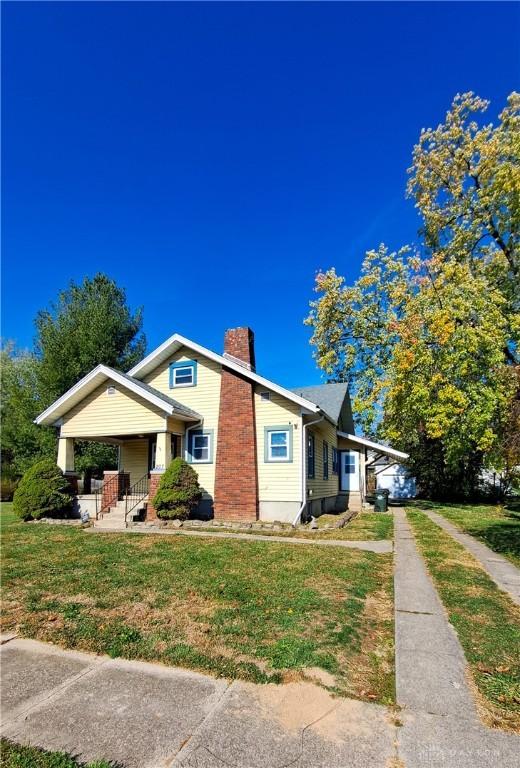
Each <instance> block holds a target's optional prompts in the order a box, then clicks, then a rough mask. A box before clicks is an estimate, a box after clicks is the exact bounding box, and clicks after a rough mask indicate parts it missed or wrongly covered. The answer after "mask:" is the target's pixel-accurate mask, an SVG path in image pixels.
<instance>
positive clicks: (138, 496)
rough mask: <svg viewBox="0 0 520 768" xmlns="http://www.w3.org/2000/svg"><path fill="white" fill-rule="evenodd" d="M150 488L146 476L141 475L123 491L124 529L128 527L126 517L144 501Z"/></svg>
mask: <svg viewBox="0 0 520 768" xmlns="http://www.w3.org/2000/svg"><path fill="white" fill-rule="evenodd" d="M149 488H150V478H149V477H148V474H146V475H143V476H142V477H141V478H140V479H139V480H138V481H137V482H136V483H134V484H133V485H131V486H130V487H129V488H127V489H126V491H125V528H127V527H128V515H129V514H130V513H131V512H132V511H133V510H134V509H136V507H138V506H139V504H140V503H141V502H142V501H144V499H146V497H147V496H148V491H149Z"/></svg>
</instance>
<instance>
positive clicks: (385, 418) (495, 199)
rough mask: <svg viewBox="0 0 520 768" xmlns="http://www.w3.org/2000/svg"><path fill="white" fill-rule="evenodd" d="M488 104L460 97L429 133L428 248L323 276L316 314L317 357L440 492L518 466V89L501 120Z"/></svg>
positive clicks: (425, 152)
mask: <svg viewBox="0 0 520 768" xmlns="http://www.w3.org/2000/svg"><path fill="white" fill-rule="evenodd" d="M487 107H488V103H487V102H486V101H484V100H482V99H480V98H478V97H477V96H475V95H473V94H471V93H467V94H463V95H459V96H456V97H455V99H454V101H453V103H452V106H451V108H450V110H449V111H448V113H447V115H446V119H445V121H444V122H443V123H442V124H440V125H439V126H438V127H437V128H435V129H428V130H423V131H422V133H421V136H420V139H419V142H418V144H417V145H416V146H415V148H414V153H413V164H412V167H411V168H410V169H409V176H410V177H409V182H408V195H409V196H410V197H411V198H412V199H414V200H415V205H416V208H417V209H418V212H419V214H420V216H421V219H422V227H421V230H420V240H419V244H418V245H416V246H413V247H406V248H403V249H401V250H400V251H399V252H396V253H390V252H389V251H388V249H387V248H386V247H385V246H384V245H381V246H380V247H379V249H378V250H377V251H370V252H369V253H367V254H366V256H365V259H364V262H363V266H362V271H361V276H360V278H359V279H358V280H357V281H356V282H355V283H354V284H353V285H346V284H345V281H344V279H343V278H342V277H341V276H340V275H338V274H337V273H336V271H335V270H334V269H329V270H328V271H326V272H320V273H319V274H318V275H317V277H316V285H315V291H316V292H317V294H318V298H317V299H316V300H314V301H312V302H311V311H310V314H309V317H308V318H307V320H306V322H307V323H308V324H309V325H311V326H312V328H313V336H312V343H313V344H314V346H315V356H316V359H317V362H318V365H319V366H320V367H321V368H322V369H323V370H324V371H325V373H326V374H327V377H328V378H329V380H334V381H338V380H340V381H349V382H350V383H351V385H352V389H353V395H354V398H353V402H354V410H355V413H356V416H357V418H358V421H359V423H360V424H361V425H362V427H363V429H364V431H365V432H366V433H367V434H372V435H377V436H379V437H380V438H386V439H388V440H390V441H392V442H394V443H396V444H398V445H400V446H402V447H403V448H404V449H405V450H408V451H409V452H410V454H411V469H412V471H413V472H414V473H415V474H416V475H417V476H418V479H419V481H420V484H421V487H422V489H423V491H424V492H425V493H427V494H428V495H431V496H437V497H439V496H444V497H446V496H450V495H468V494H471V493H473V492H474V491H475V489H476V486H477V484H478V477H479V473H480V470H481V468H482V467H483V466H486V465H487V466H493V467H495V468H497V469H501V470H504V471H505V473H506V474H511V473H512V472H513V470H514V467H515V465H517V464H518V463H519V462H520V456H519V446H518V439H517V435H518V431H519V430H520V424H519V423H518V416H519V410H520V409H519V407H518V403H519V375H518V371H519V369H518V365H519V360H518V357H517V355H518V341H519V335H520V315H519V299H520V243H519V236H520V226H519V223H520V222H519V219H520V96H519V95H518V94H516V93H513V94H511V96H510V97H509V99H508V104H507V106H506V107H505V108H504V110H503V111H502V113H501V114H500V116H499V122H498V124H497V125H496V126H494V125H492V124H486V125H482V124H481V121H479V120H478V119H477V118H478V117H480V116H481V115H482V113H484V112H485V110H486V109H487Z"/></svg>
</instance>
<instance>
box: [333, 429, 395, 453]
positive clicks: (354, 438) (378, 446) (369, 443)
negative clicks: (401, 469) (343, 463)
mask: <svg viewBox="0 0 520 768" xmlns="http://www.w3.org/2000/svg"><path fill="white" fill-rule="evenodd" d="M338 437H340V438H343V439H344V440H348V442H350V443H354V445H358V446H360V447H363V448H370V449H371V450H373V451H377V452H378V453H383V454H384V455H385V456H391V457H392V458H394V459H407V458H408V456H409V454H408V453H404V452H403V451H398V450H397V449H396V448H391V447H390V446H389V445H383V443H375V442H374V441H373V440H367V438H366V437H359V436H358V435H350V434H349V433H348V432H338Z"/></svg>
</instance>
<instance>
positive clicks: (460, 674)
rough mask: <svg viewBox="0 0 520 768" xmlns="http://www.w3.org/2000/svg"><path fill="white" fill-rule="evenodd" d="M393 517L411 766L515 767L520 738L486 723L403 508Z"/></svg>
mask: <svg viewBox="0 0 520 768" xmlns="http://www.w3.org/2000/svg"><path fill="white" fill-rule="evenodd" d="M394 518H395V539H394V541H395V544H394V547H395V581H394V588H395V655H396V690H397V701H398V703H399V704H400V705H401V706H402V707H403V712H402V714H401V720H402V721H403V726H402V728H400V729H399V735H398V743H399V758H400V759H401V760H402V761H403V763H404V765H405V766H406V767H407V768H441V767H442V768H453V767H454V766H456V767H457V768H497V766H500V767H501V768H513V766H514V768H516V767H517V766H518V755H519V754H520V737H518V736H515V735H511V734H506V733H501V732H499V731H495V730H491V729H489V728H486V727H485V726H484V725H482V723H481V721H480V719H479V717H478V714H477V710H476V706H475V702H474V698H473V696H472V693H471V690H470V687H469V685H468V678H467V676H466V674H467V673H466V666H467V665H466V659H465V657H464V653H463V651H462V648H461V646H460V643H459V641H458V638H457V635H456V633H455V630H454V629H453V627H452V626H451V624H450V623H449V621H448V618H447V615H446V612H445V610H444V607H443V605H442V603H441V601H440V599H439V596H438V594H437V592H436V590H435V588H434V586H433V583H432V581H431V579H430V576H429V574H428V572H427V570H426V566H425V564H424V561H423V560H422V558H421V556H420V554H419V552H418V550H417V546H416V543H415V539H414V536H413V533H412V530H411V528H410V526H409V523H408V521H407V519H406V514H405V512H404V510H403V509H396V510H395V511H394Z"/></svg>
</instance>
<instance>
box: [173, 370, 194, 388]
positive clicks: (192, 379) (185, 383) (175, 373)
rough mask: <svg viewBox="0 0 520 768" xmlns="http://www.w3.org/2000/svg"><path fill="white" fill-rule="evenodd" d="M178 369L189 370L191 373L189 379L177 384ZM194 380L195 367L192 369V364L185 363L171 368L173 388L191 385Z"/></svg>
mask: <svg viewBox="0 0 520 768" xmlns="http://www.w3.org/2000/svg"><path fill="white" fill-rule="evenodd" d="M180 371H190V373H191V381H185V382H183V383H182V384H179V383H178V382H177V374H178V373H179V372H180ZM184 375H186V374H184ZM194 381H195V369H194V366H193V365H185V366H183V367H180V366H179V367H178V368H174V369H173V380H172V383H173V386H174V387H175V389H177V388H178V387H192V386H193V382H194Z"/></svg>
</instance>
